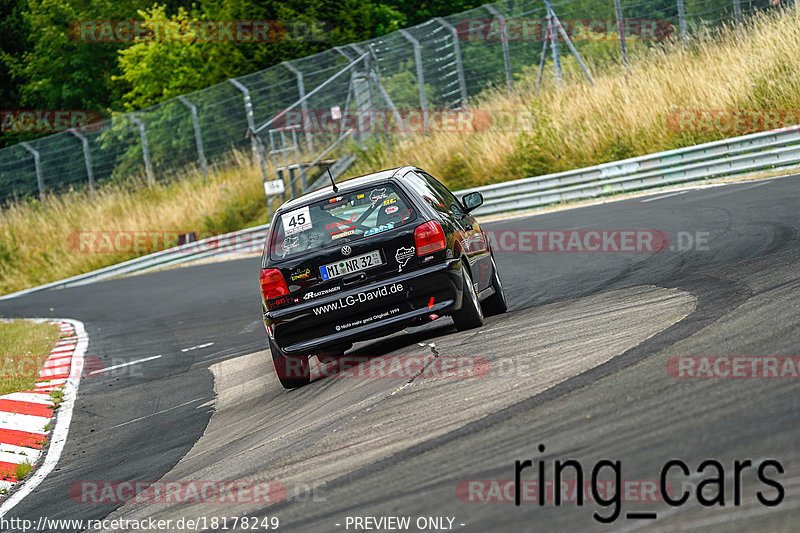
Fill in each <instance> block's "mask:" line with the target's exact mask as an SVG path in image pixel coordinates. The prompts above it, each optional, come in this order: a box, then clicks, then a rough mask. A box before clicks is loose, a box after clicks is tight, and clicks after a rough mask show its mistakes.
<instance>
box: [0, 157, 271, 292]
mask: <svg viewBox="0 0 800 533" xmlns="http://www.w3.org/2000/svg"><path fill="white" fill-rule="evenodd" d="M264 221H266V213H265V210H264V192H263V189H262V187H261V174H260V171H259V170H258V169H257V167H256V166H255V165H253V164H252V163H251V161H250V159H249V158H248V157H246V156H244V155H242V154H237V155H236V157H234V159H233V161H232V163H231V164H229V165H227V166H225V167H224V168H221V169H215V170H214V171H213V172H209V179H208V182H203V180H202V178H201V176H200V175H198V174H191V175H189V176H187V177H186V178H185V179H183V180H177V181H172V182H169V183H167V184H163V185H160V184H157V185H156V186H154V187H153V188H139V189H138V190H134V191H131V190H130V189H126V188H121V187H113V186H109V187H105V188H101V189H100V190H99V191H98V193H97V198H96V199H91V198H90V197H89V193H88V192H86V191H73V192H69V193H67V194H63V195H59V196H49V197H46V198H45V199H44V201H43V202H41V203H40V202H38V201H33V202H28V203H19V204H15V205H12V206H10V207H8V208H6V209H4V210H3V211H2V212H0V293H8V292H12V291H14V290H19V289H21V288H25V287H30V286H35V285H38V284H42V283H46V282H49V281H54V280H57V279H62V278H64V277H68V276H73V275H76V274H79V273H82V272H88V271H91V270H94V269H96V268H101V267H104V266H108V265H110V264H114V263H117V262H120V261H124V260H127V259H131V258H133V257H135V256H137V255H142V254H145V253H148V252H150V251H153V250H151V249H149V248H147V247H144V248H143V249H141V250H137V251H135V252H131V253H92V252H87V251H81V248H80V247H79V244H80V243H79V242H77V241H76V232H81V231H100V232H115V231H127V232H132V231H136V232H147V231H153V232H178V233H184V232H190V231H191V232H226V231H233V230H235V229H239V228H242V227H246V226H249V225H255V224H258V223H262V222H264ZM152 242H154V241H153V240H145V241H144V243H143V244H147V245H149V244H151V243H152ZM126 246H127V243H126ZM84 250H85V248H84Z"/></svg>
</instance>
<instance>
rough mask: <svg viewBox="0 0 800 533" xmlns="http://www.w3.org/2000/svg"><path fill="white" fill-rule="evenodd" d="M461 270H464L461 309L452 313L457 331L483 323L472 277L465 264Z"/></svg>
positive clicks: (479, 325)
mask: <svg viewBox="0 0 800 533" xmlns="http://www.w3.org/2000/svg"><path fill="white" fill-rule="evenodd" d="M462 270H463V271H464V288H463V293H464V294H463V296H462V298H461V309H459V310H458V311H456V312H455V313H453V322H455V324H456V329H458V331H465V330H468V329H473V328H479V327H481V326H482V325H483V309H481V303H480V302H479V301H478V295H477V294H475V287H474V286H473V285H472V277H471V276H470V275H469V270H468V269H467V267H466V266H464V267H462Z"/></svg>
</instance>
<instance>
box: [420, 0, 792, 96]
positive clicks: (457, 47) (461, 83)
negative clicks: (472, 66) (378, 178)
mask: <svg viewBox="0 0 800 533" xmlns="http://www.w3.org/2000/svg"><path fill="white" fill-rule="evenodd" d="M798 2H800V0H798ZM434 20H435V21H436V22H438V23H439V24H440V25H442V26H444V27H445V28H446V29H447V30H449V31H450V33H451V34H452V35H453V52H454V53H455V56H456V69H457V70H458V87H459V89H461V106H462V107H466V106H467V82H466V79H465V78H464V64H463V63H462V62H461V43H460V42H458V30H457V29H456V27H455V26H453V25H452V24H450V23H449V22H447V21H446V20H445V19H443V18H442V17H436V18H435V19H434Z"/></svg>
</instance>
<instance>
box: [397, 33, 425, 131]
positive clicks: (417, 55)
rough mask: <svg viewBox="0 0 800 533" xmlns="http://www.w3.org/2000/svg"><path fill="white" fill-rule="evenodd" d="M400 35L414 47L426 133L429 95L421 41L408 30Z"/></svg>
mask: <svg viewBox="0 0 800 533" xmlns="http://www.w3.org/2000/svg"><path fill="white" fill-rule="evenodd" d="M400 35H402V36H403V37H405V38H406V40H407V41H408V42H410V43H411V45H412V46H413V47H414V63H416V65H417V84H418V85H419V106H420V108H422V124H423V128H424V129H425V132H426V133H427V132H428V95H426V94H425V74H424V73H423V72H422V51H421V50H420V47H419V41H418V40H416V39H415V38H414V36H413V35H411V34H410V33H408V32H407V31H406V30H400Z"/></svg>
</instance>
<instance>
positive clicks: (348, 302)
mask: <svg viewBox="0 0 800 533" xmlns="http://www.w3.org/2000/svg"><path fill="white" fill-rule="evenodd" d="M402 291H403V284H402V283H392V284H391V285H384V286H383V287H379V288H377V289H375V290H373V291H363V292H359V293H356V294H351V295H349V296H346V297H344V298H339V299H338V300H336V301H335V302H331V303H329V304H325V305H321V306H319V307H315V308H314V314H315V315H317V316H319V315H324V314H325V313H329V312H331V311H340V310H342V309H347V308H348V307H352V306H354V305H356V304H359V303H365V302H370V301H372V300H379V299H382V298H385V297H387V296H390V295H392V294H398V293H400V292H402Z"/></svg>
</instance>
